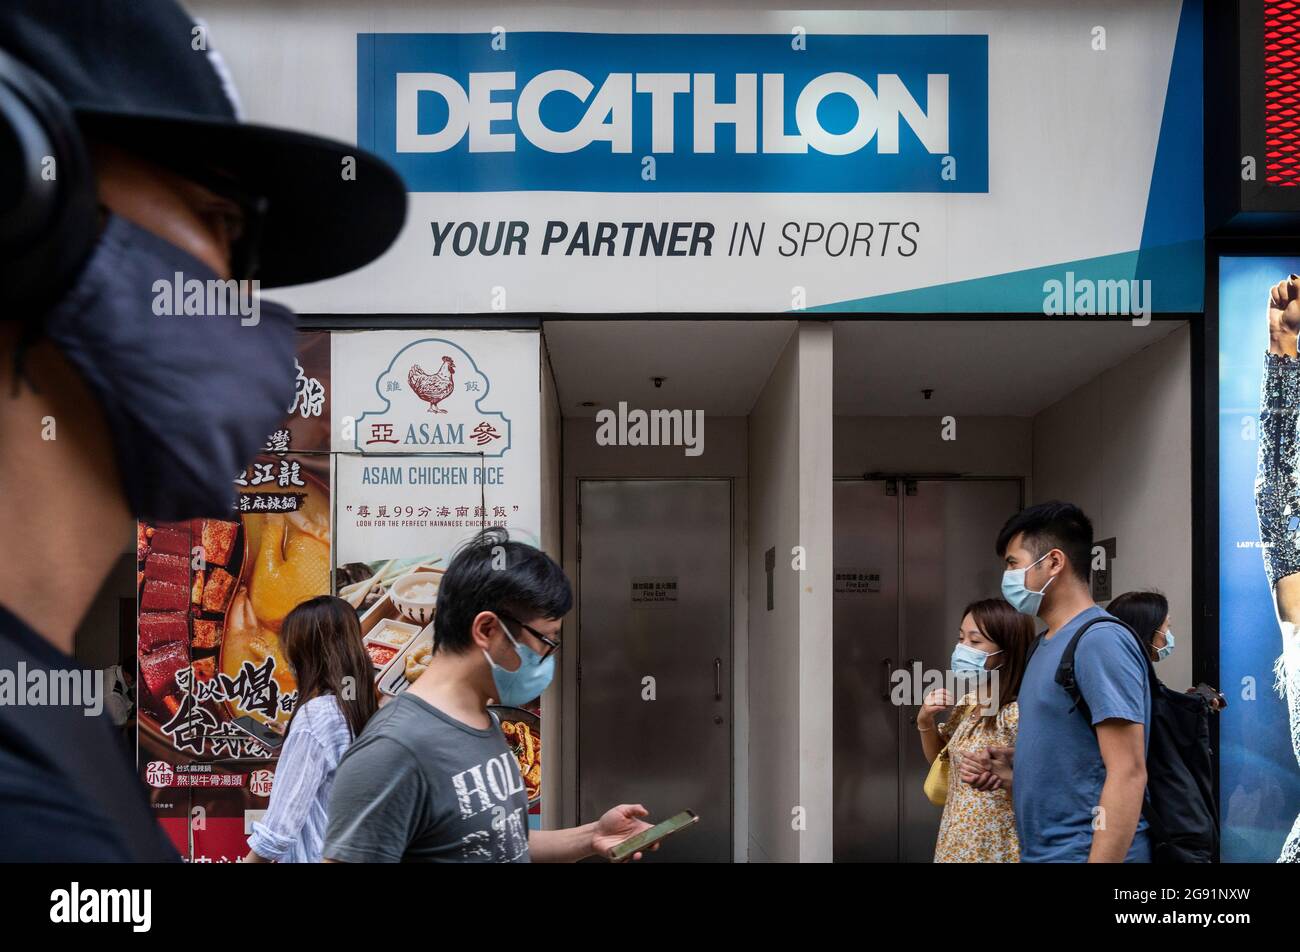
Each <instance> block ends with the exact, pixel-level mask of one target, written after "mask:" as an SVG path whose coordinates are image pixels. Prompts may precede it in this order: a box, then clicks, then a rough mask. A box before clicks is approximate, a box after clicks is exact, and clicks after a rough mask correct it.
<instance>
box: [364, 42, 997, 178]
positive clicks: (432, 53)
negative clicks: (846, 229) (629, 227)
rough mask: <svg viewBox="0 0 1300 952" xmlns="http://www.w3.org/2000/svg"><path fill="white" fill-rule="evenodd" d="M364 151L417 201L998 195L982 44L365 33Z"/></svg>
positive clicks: (986, 47) (986, 55) (983, 43)
mask: <svg viewBox="0 0 1300 952" xmlns="http://www.w3.org/2000/svg"><path fill="white" fill-rule="evenodd" d="M801 46H802V47H803V48H800V47H801ZM357 142H358V144H359V145H360V146H362V147H363V148H366V149H369V150H370V151H372V152H375V153H377V154H378V155H380V156H382V157H383V158H384V159H386V160H388V161H389V162H390V163H391V164H392V165H393V166H394V167H395V168H396V169H397V170H398V171H399V172H400V173H401V175H402V177H403V178H404V179H405V181H406V185H407V188H408V189H409V190H410V191H412V192H449V191H457V192H478V191H535V190H553V191H590V192H987V191H988V37H987V36H983V35H958V36H898V35H873V36H846V35H820V34H813V35H808V36H806V37H803V38H802V39H801V38H799V37H796V36H790V35H755V34H736V35H720V34H694V33H693V34H632V33H502V34H499V35H493V34H485V33H362V34H358V36H357Z"/></svg>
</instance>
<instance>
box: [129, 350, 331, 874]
mask: <svg viewBox="0 0 1300 952" xmlns="http://www.w3.org/2000/svg"><path fill="white" fill-rule="evenodd" d="M294 371H295V378H296V379H295V381H294V395H293V402H292V405H291V406H290V407H288V408H286V409H287V413H286V416H285V419H284V422H283V424H282V426H281V427H280V428H278V429H277V430H275V431H273V432H272V433H269V434H267V440H266V444H265V445H264V446H263V448H262V452H261V453H260V454H259V455H258V456H257V457H256V459H254V460H253V461H252V462H250V464H249V465H248V466H247V467H246V468H245V469H244V471H243V472H241V473H237V474H233V476H234V480H235V485H236V489H237V490H238V493H237V496H236V499H237V502H236V505H235V508H234V510H233V511H232V512H231V514H230V516H229V517H228V518H226V519H194V520H189V521H186V522H179V523H157V524H151V523H146V522H141V523H139V524H138V525H137V536H136V556H137V560H138V561H137V573H136V582H137V603H136V605H137V635H138V639H137V661H138V671H137V675H138V676H137V682H136V683H137V701H138V705H139V707H138V721H137V731H138V733H137V737H138V763H139V767H140V771H141V775H142V778H143V779H144V781H145V784H146V786H147V788H148V789H149V792H150V798H151V802H152V804H153V806H154V809H155V811H156V812H157V815H158V817H159V820H160V822H161V823H162V824H163V827H164V828H165V829H166V830H167V832H168V834H169V835H170V836H171V838H172V840H173V842H174V843H175V844H176V846H177V848H178V850H180V852H181V854H182V855H183V856H185V857H187V858H189V859H193V860H202V861H212V862H221V861H234V860H235V859H238V858H239V857H242V856H243V855H244V853H245V852H246V851H247V841H246V835H247V833H248V830H247V829H246V822H247V819H248V811H259V810H265V809H266V805H267V802H268V795H269V793H270V788H271V783H272V781H273V778H274V771H275V760H276V758H275V752H274V748H273V747H270V746H268V745H266V744H263V743H261V742H260V741H259V740H258V734H259V733H262V734H263V736H266V735H265V733H264V732H266V731H268V730H269V731H272V732H274V735H277V736H278V735H280V734H282V732H283V729H284V726H285V724H287V722H288V720H289V717H290V715H291V713H292V711H293V705H294V702H295V700H296V698H297V684H296V682H295V680H294V677H293V674H292V673H291V671H290V669H289V667H288V665H287V663H286V661H285V658H284V654H283V651H282V648H281V645H280V640H279V635H278V632H279V628H280V625H281V623H282V622H283V621H284V617H285V616H286V615H287V614H288V613H289V611H290V610H291V609H292V608H293V607H294V606H295V605H297V604H299V603H300V602H302V601H305V600H307V599H309V598H312V597H314V596H316V595H322V594H326V593H328V592H329V591H330V548H331V544H332V540H331V534H332V533H331V524H330V457H329V453H328V450H329V426H330V407H329V399H328V392H329V375H330V341H329V335H328V334H326V333H302V334H301V335H300V336H299V347H298V355H297V361H296V365H295V368H294Z"/></svg>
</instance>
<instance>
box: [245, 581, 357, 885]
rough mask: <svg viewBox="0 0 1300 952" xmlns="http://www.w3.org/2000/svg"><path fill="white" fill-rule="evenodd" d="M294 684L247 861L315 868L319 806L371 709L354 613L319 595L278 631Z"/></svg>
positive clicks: (320, 841) (322, 820)
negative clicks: (283, 733)
mask: <svg viewBox="0 0 1300 952" xmlns="http://www.w3.org/2000/svg"><path fill="white" fill-rule="evenodd" d="M280 640H281V642H282V643H283V644H284V650H285V655H286V656H287V657H288V659H289V664H290V666H291V667H292V668H293V671H294V674H295V676H296V677H297V679H298V703H297V705H296V706H295V707H294V709H293V716H292V717H290V718H289V727H288V732H289V733H288V736H287V737H286V738H285V741H284V748H283V749H282V750H281V751H280V760H279V763H278V764H277V765H276V770H275V783H274V785H273V786H272V788H271V804H270V808H269V809H268V810H267V811H266V815H265V816H264V817H262V819H260V820H258V821H257V822H255V823H254V824H253V832H252V835H251V836H250V837H249V839H248V846H249V850H248V855H247V856H246V857H245V858H244V861H245V862H248V863H265V862H276V863H319V862H320V860H321V847H322V846H323V845H324V842H325V826H326V823H327V822H328V819H329V817H328V814H327V808H328V806H329V796H330V791H331V788H332V787H333V785H334V775H335V772H336V770H337V769H338V765H339V762H340V761H341V760H342V759H343V753H344V752H345V751H346V750H347V749H348V746H349V745H350V744H351V743H352V741H353V740H355V739H356V737H357V736H358V735H359V734H360V733H361V729H362V728H363V727H365V726H366V723H367V722H368V721H369V720H370V718H371V717H372V716H373V715H374V713H375V712H376V711H377V710H378V709H379V699H378V696H377V695H376V693H375V681H374V668H373V666H372V665H371V661H370V656H369V655H368V654H367V653H366V649H365V645H364V644H363V642H362V640H361V623H360V621H359V620H358V618H357V613H356V610H355V609H354V608H353V607H352V606H351V605H349V604H348V603H347V602H345V601H344V600H343V599H341V598H336V597H335V596H333V595H320V596H318V597H316V598H313V599H310V600H309V601H305V602H303V603H302V604H301V605H299V606H298V607H297V608H295V609H294V610H293V611H291V612H289V614H288V616H286V617H285V619H284V624H283V625H282V626H281V629H280Z"/></svg>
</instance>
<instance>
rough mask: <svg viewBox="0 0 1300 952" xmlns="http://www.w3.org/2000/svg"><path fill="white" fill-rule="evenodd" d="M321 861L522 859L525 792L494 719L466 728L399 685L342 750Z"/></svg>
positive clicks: (525, 840)
mask: <svg viewBox="0 0 1300 952" xmlns="http://www.w3.org/2000/svg"><path fill="white" fill-rule="evenodd" d="M324 856H325V858H326V859H333V860H339V861H342V862H347V863H397V862H406V863H526V862H528V794H527V792H526V791H525V789H524V781H523V777H522V776H521V775H520V773H519V765H518V763H517V762H516V761H515V758H514V755H513V754H512V753H511V752H510V749H509V748H508V747H507V746H506V740H505V737H504V736H503V735H502V733H501V728H500V726H499V725H498V724H497V723H495V720H494V723H493V725H492V726H491V727H490V728H488V729H486V730H480V729H478V728H474V727H470V726H469V725H467V724H462V723H461V722H460V721H458V720H456V719H455V718H452V717H449V716H448V715H446V714H444V713H443V712H442V711H440V710H438V709H437V708H436V707H434V706H433V705H432V704H430V703H429V702H427V701H425V700H423V699H422V698H418V697H416V696H415V695H413V694H411V693H409V692H407V693H405V694H402V695H400V696H399V697H397V698H396V699H395V700H393V701H390V702H389V703H388V704H386V705H384V707H382V708H380V710H379V712H378V713H377V714H375V716H374V717H373V718H371V720H370V723H369V724H367V725H366V727H365V730H363V731H362V732H361V736H360V737H359V738H357V740H356V742H355V743H354V744H353V745H352V746H351V747H350V748H349V749H348V752H347V753H346V754H344V756H343V760H342V761H341V762H340V763H339V767H338V772H337V774H336V775H335V778H334V790H333V793H332V794H331V795H330V806H329V825H328V827H327V828H326V831H325V849H324Z"/></svg>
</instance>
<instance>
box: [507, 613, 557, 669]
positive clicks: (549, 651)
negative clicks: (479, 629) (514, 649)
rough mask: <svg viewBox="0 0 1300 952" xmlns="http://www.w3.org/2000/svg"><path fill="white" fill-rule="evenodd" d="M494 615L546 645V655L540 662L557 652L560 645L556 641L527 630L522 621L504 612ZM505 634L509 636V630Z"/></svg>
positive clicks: (534, 629)
mask: <svg viewBox="0 0 1300 952" xmlns="http://www.w3.org/2000/svg"><path fill="white" fill-rule="evenodd" d="M494 614H495V615H496V616H497V618H503V619H505V620H506V621H508V622H511V623H512V624H515V625H518V626H519V627H520V628H522V629H523V630H524V631H526V632H528V633H529V634H530V635H532V636H533V637H534V638H536V639H537V640H538V641H540V642H541V643H542V644H544V645H546V653H545V654H543V655H542V660H543V661H545V660H546V659H547V658H549V657H550V656H551V655H553V654H555V652H557V651H559V650H560V643H559V642H558V641H556V640H555V639H554V638H548V637H546V636H545V635H544V634H542V633H541V632H540V631H538V630H537V629H536V628H529V627H528V626H527V625H525V624H524V623H523V622H522V621H520V620H519V619H518V618H515V617H513V616H511V615H507V614H506V613H505V612H500V611H499V612H494ZM506 634H510V630H509V629H506Z"/></svg>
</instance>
